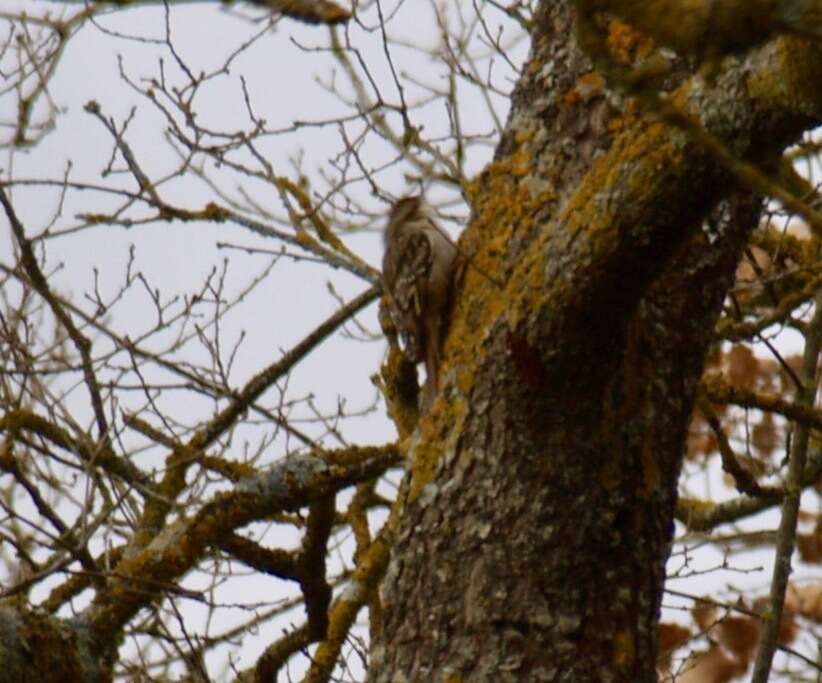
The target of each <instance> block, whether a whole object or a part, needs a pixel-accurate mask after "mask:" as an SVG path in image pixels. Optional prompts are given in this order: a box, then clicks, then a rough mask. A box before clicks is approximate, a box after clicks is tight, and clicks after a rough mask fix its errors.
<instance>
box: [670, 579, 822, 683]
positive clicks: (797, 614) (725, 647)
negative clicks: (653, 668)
mask: <svg viewBox="0 0 822 683" xmlns="http://www.w3.org/2000/svg"><path fill="white" fill-rule="evenodd" d="M766 606H767V599H766V598H762V599H760V600H757V601H756V602H755V603H754V604H753V606H752V607H751V608H746V607H745V606H744V605H742V604H739V605H736V606H735V607H734V608H733V609H728V608H720V607H718V606H716V605H715V603H714V602H713V601H705V602H698V603H697V605H696V606H695V607H694V608H693V610H691V618H692V620H693V625H692V626H685V625H682V624H676V623H672V622H666V623H662V624H660V626H659V652H660V659H659V670H660V680H661V681H676V683H728V681H732V680H734V679H737V678H739V677H741V676H743V675H744V674H745V673H746V672H747V671H748V668H749V667H750V665H751V664H752V662H753V659H754V656H755V655H756V648H757V645H758V643H759V635H760V628H761V625H760V620H759V618H758V617H757V616H755V615H756V614H757V613H759V612H761V611H763V610H764V609H765V608H766ZM799 618H804V619H808V620H810V621H814V622H817V623H822V584H820V583H817V584H808V585H801V586H789V588H788V591H787V593H786V595H785V609H784V614H783V617H782V624H781V625H780V630H779V644H780V645H783V646H790V645H791V644H792V643H793V642H794V640H795V639H796V637H797V634H798V633H799V625H798V623H797V621H798V619H799ZM703 641H707V643H708V646H707V648H705V647H704V645H702V643H703ZM696 643H699V645H697V647H698V648H699V649H697V650H694V651H692V652H691V653H690V654H688V655H687V657H686V658H685V659H684V661H683V660H682V659H678V660H675V659H674V657H673V655H674V653H675V652H677V651H678V650H682V651H683V652H684V648H686V646H690V645H692V644H693V645H696Z"/></svg>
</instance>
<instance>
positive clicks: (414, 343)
mask: <svg viewBox="0 0 822 683" xmlns="http://www.w3.org/2000/svg"><path fill="white" fill-rule="evenodd" d="M383 237H384V240H385V253H384V255H383V259H382V281H383V287H384V289H385V292H386V294H387V295H388V300H389V304H390V308H391V316H392V317H393V319H394V323H395V324H396V326H397V328H398V330H399V332H400V337H401V339H402V341H403V346H404V349H403V350H404V353H405V355H406V356H407V357H408V358H409V359H410V360H411V361H413V362H414V363H419V362H421V361H424V362H425V373H426V379H425V387H424V389H423V407H424V409H427V408H428V407H430V405H431V403H432V402H433V400H434V397H435V396H436V393H437V389H438V386H439V385H438V381H439V377H438V372H439V365H440V344H441V343H442V335H443V331H444V329H445V322H446V320H445V317H446V315H447V313H448V307H449V304H450V297H451V289H452V277H453V270H454V260H455V258H456V256H457V248H456V246H455V245H454V243H453V242H452V241H451V240H450V239H449V237H448V235H447V234H446V233H445V232H444V231H443V229H442V228H440V227H439V226H438V225H437V224H436V223H435V222H434V219H433V217H432V212H431V208H430V207H429V206H428V205H427V204H426V203H425V201H424V200H423V198H422V197H421V196H419V195H414V196H411V197H403V198H402V199H400V200H398V201H397V202H396V203H395V204H394V206H393V207H392V208H391V213H390V214H389V215H388V224H387V225H386V227H385V234H384V236H383Z"/></svg>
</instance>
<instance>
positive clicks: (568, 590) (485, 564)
mask: <svg viewBox="0 0 822 683" xmlns="http://www.w3.org/2000/svg"><path fill="white" fill-rule="evenodd" d="M534 26H535V29H534V31H533V34H532V51H531V55H530V58H529V60H528V61H527V62H526V64H525V65H524V67H523V72H522V78H521V80H520V82H519V83H518V85H517V87H516V91H515V93H514V96H513V101H512V110H511V114H510V117H509V120H508V124H507V129H506V132H505V134H504V136H503V139H502V141H501V143H500V145H499V148H498V150H497V154H496V157H495V160H494V162H493V163H492V164H491V165H490V166H489V168H488V169H486V171H485V172H484V173H483V174H482V176H481V178H480V179H479V180H478V181H477V183H476V186H475V187H474V188H473V196H472V202H473V206H474V214H473V220H472V222H471V225H470V226H469V228H468V229H467V231H466V233H465V235H464V236H463V238H462V240H461V247H462V249H463V251H465V252H466V253H468V254H471V255H472V262H473V263H474V264H476V265H477V266H478V267H477V268H473V267H471V266H469V267H468V268H467V269H466V274H465V280H464V282H463V284H462V287H461V290H460V291H459V293H458V295H457V304H456V307H455V310H454V313H453V317H452V322H451V330H450V333H449V336H448V340H447V343H446V349H445V356H446V357H445V359H444V368H443V371H442V381H443V385H444V386H443V389H442V391H441V395H440V397H439V399H438V400H437V401H436V403H435V404H434V406H433V408H432V410H431V412H430V413H429V415H428V416H427V418H426V419H425V420H424V421H423V422H422V423H421V425H420V427H419V431H418V432H417V434H416V436H415V437H414V438H413V439H412V440H411V446H410V448H409V454H408V457H409V460H410V463H411V464H410V471H409V474H408V482H407V488H406V490H407V497H406V500H405V501H404V509H403V512H402V515H401V516H400V517H399V521H398V525H397V538H398V540H397V544H396V546H395V548H394V551H393V557H392V560H391V563H390V565H389V569H388V573H387V576H386V579H385V582H384V585H383V589H382V598H383V601H384V617H383V629H382V632H381V634H380V636H379V637H378V638H377V640H376V642H375V643H374V644H373V646H372V661H371V666H370V671H369V677H368V680H369V681H370V682H371V683H387V682H388V681H391V682H396V681H443V682H447V683H457V682H458V681H574V682H575V683H581V682H585V681H592V682H593V681H596V682H598V683H599V682H602V681H625V682H628V681H631V682H636V681H641V682H646V683H652V682H655V681H656V680H657V676H656V671H655V660H656V625H657V621H658V613H659V607H660V601H661V595H662V588H663V584H664V565H665V561H666V559H667V556H668V548H669V543H670V540H671V535H672V530H673V512H674V505H675V502H676V483H677V478H678V475H679V469H680V464H681V459H682V454H683V451H684V444H685V435H686V427H687V423H688V419H689V416H690V413H691V408H692V403H693V398H694V391H695V387H696V385H697V382H698V380H699V377H700V375H701V371H702V366H703V359H704V356H705V352H706V350H707V348H708V345H709V343H710V341H711V336H712V334H711V333H712V330H713V326H714V324H715V321H716V319H717V316H718V314H719V312H720V308H721V305H722V302H723V299H724V297H725V293H726V292H727V289H728V287H729V286H730V284H731V282H732V279H733V273H734V268H735V265H736V262H737V259H738V256H739V254H740V251H741V249H742V247H743V246H744V244H745V241H746V238H747V236H748V234H749V232H750V230H751V229H752V228H753V227H755V225H756V223H757V221H758V216H759V210H760V201H759V200H758V199H757V198H755V197H753V196H752V195H751V194H750V193H749V192H747V191H746V190H745V189H744V188H739V187H738V186H737V185H736V183H735V182H734V180H733V179H732V177H731V175H730V174H729V172H727V171H726V170H725V168H724V167H723V166H721V165H720V164H719V163H718V162H717V161H716V160H715V159H714V158H713V157H712V156H711V154H710V153H709V152H707V151H706V149H705V148H704V147H703V146H702V145H701V144H700V143H699V142H698V141H697V140H695V139H693V136H689V135H688V134H686V133H684V132H683V131H681V130H679V129H677V128H675V127H672V126H670V125H667V124H666V123H664V122H662V121H661V120H660V117H659V116H656V115H654V113H652V112H651V113H647V112H646V113H642V112H639V111H638V108H637V106H636V105H635V103H634V102H632V101H631V100H629V99H627V98H625V97H621V96H618V95H616V94H614V93H612V92H608V91H607V90H606V88H605V87H604V83H603V81H602V79H601V78H600V77H599V76H598V75H597V74H596V73H594V72H593V71H592V69H591V65H590V62H589V60H588V59H587V57H586V56H585V54H583V53H582V52H581V51H580V50H579V48H578V47H577V45H576V44H575V39H574V26H575V17H574V12H573V10H572V3H569V2H544V3H542V4H541V6H540V9H539V10H538V13H537V16H536V19H535V21H534ZM609 36H610V38H609V41H610V45H609V46H610V47H611V49H612V51H620V50H622V51H625V52H626V53H631V52H632V51H635V50H636V49H637V47H638V46H641V45H642V39H641V38H639V37H637V36H636V34H634V33H633V32H632V31H630V30H628V29H627V27H625V26H624V25H616V24H612V25H611V26H610V27H609ZM820 57H822V53H820V50H819V48H813V47H812V46H811V45H810V44H807V43H802V42H800V41H797V40H789V39H784V38H783V39H778V40H776V41H774V42H772V43H769V44H768V45H766V46H764V47H763V48H761V49H759V50H756V51H754V52H751V53H750V54H748V55H747V56H746V58H745V59H744V60H743V61H740V62H739V63H737V64H736V65H733V66H731V68H729V69H727V70H726V71H725V72H723V74H722V75H721V76H720V77H719V78H718V79H717V81H716V83H714V84H713V85H709V84H706V83H705V82H703V81H702V80H701V79H699V78H688V77H687V74H685V75H683V76H681V77H677V76H676V75H671V76H670V78H669V79H668V81H669V83H668V88H669V90H670V93H671V94H670V98H669V101H670V102H671V103H673V104H675V105H676V106H679V107H683V108H685V109H686V110H687V112H688V113H689V114H690V115H691V116H692V117H694V118H695V119H696V120H697V121H698V122H699V123H700V125H701V126H703V127H704V128H705V129H706V130H707V131H708V132H710V133H711V134H712V135H714V136H716V138H718V139H719V140H720V141H721V142H722V143H723V144H724V145H725V146H726V147H727V148H728V149H729V150H730V151H732V152H733V153H734V154H735V155H736V156H737V157H738V158H740V159H744V160H748V161H752V162H755V163H757V164H760V165H767V164H768V163H770V162H773V161H775V160H776V159H778V158H779V155H780V154H781V151H782V150H783V149H784V147H785V146H786V145H788V144H789V143H790V142H792V141H793V140H795V139H796V138H797V137H798V136H799V135H800V134H801V132H802V131H803V130H805V129H807V128H809V127H811V126H813V125H818V122H819V119H820V112H822V106H820V96H819V95H818V93H815V91H814V83H818V82H820V80H819V79H822V72H821V71H820V68H822V67H820V66H819V65H820V64H822V59H820ZM706 219H709V220H707V221H706ZM481 271H485V272H490V273H494V274H496V275H497V276H498V277H499V279H501V280H503V281H504V283H505V286H504V288H503V289H502V290H501V289H499V288H497V287H496V286H495V285H494V283H492V282H491V281H490V280H489V279H488V278H487V277H483V276H482V275H481Z"/></svg>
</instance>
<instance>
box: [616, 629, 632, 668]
mask: <svg viewBox="0 0 822 683" xmlns="http://www.w3.org/2000/svg"><path fill="white" fill-rule="evenodd" d="M635 657H636V646H635V644H634V636H633V634H632V633H631V632H630V631H626V630H622V631H618V632H617V633H616V635H615V636H614V664H615V665H616V667H617V668H618V669H619V670H620V671H623V672H625V673H627V672H630V671H631V670H632V669H633V666H634V658H635Z"/></svg>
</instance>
